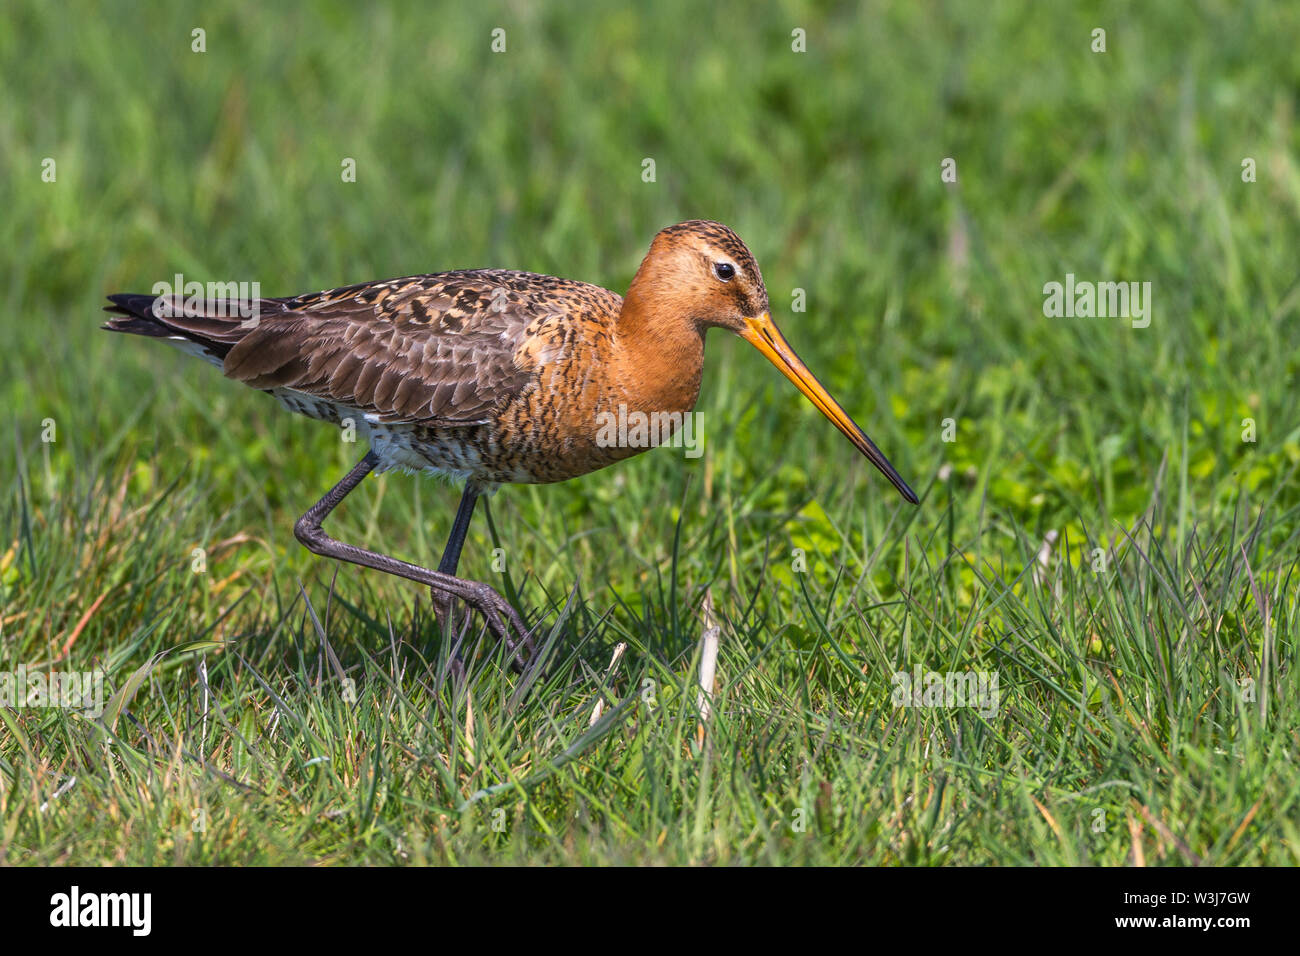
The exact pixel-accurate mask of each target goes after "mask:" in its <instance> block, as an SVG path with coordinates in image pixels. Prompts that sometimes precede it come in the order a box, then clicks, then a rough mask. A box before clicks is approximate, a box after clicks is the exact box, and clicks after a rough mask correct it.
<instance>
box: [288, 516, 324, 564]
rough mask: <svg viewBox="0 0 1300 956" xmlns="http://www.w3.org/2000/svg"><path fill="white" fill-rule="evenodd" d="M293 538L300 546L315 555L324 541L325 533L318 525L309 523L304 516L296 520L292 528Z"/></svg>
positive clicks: (312, 522)
mask: <svg viewBox="0 0 1300 956" xmlns="http://www.w3.org/2000/svg"><path fill="white" fill-rule="evenodd" d="M293 536H294V537H295V538H297V539H298V540H299V541H300V542H301V543H302V545H303V546H304V547H305V548H306V549H307V550H308V551H313V552H315V553H317V554H319V553H320V548H321V545H322V543H323V542H324V540H325V532H324V531H322V530H321V527H320V525H319V524H317V523H316V522H314V521H311V520H309V519H308V518H307V516H306V515H303V516H302V517H301V518H299V519H298V520H297V522H296V523H295V524H294V526H293Z"/></svg>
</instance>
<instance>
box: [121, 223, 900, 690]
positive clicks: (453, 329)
mask: <svg viewBox="0 0 1300 956" xmlns="http://www.w3.org/2000/svg"><path fill="white" fill-rule="evenodd" d="M109 300H110V301H111V302H112V303H113V305H112V306H111V307H109V308H108V309H107V311H109V312H112V313H115V317H114V318H112V319H110V320H109V321H108V323H107V325H105V326H104V327H105V328H107V329H110V330H112V331H114V332H131V333H134V334H137V335H146V336H151V337H154V338H161V339H164V340H166V341H168V342H171V343H173V344H175V345H177V346H180V347H182V348H184V349H185V350H186V351H189V352H191V353H192V354H196V355H199V356H200V357H202V358H205V359H207V360H208V361H209V362H211V363H212V364H214V365H218V366H220V367H221V370H222V372H223V373H224V374H225V375H226V376H227V377H229V378H233V379H235V380H237V381H240V382H243V383H245V384H246V385H251V386H252V387H254V388H259V389H262V390H263V391H265V392H268V393H270V394H271V395H274V396H275V397H276V398H277V399H278V400H279V401H280V402H281V403H282V404H283V405H285V406H286V407H287V408H289V409H290V410H291V411H295V412H299V413H301V414H303V415H307V416H309V417H311V418H316V419H320V420H322V421H328V422H334V423H335V424H343V423H345V422H346V421H347V420H351V421H352V422H353V423H354V425H355V427H356V429H357V432H358V437H360V438H364V439H365V440H367V441H368V443H369V450H368V451H367V452H366V454H365V456H364V457H363V458H362V459H361V461H360V462H358V463H357V465H356V466H355V467H354V468H353V469H352V470H351V471H350V472H348V474H347V475H346V476H344V478H343V479H342V480H341V481H340V482H339V483H338V484H337V485H335V486H334V487H333V488H332V489H330V491H329V493H328V494H326V495H325V497H323V498H322V499H321V500H320V501H318V502H317V503H316V504H314V505H313V506H312V507H311V508H310V509H309V510H308V511H307V513H306V514H304V515H303V516H302V517H301V518H300V519H298V522H297V524H296V526H295V528H294V533H295V534H296V535H297V537H298V540H299V541H301V542H302V543H303V544H304V545H306V546H307V547H308V548H310V549H311V550H312V551H314V552H315V553H317V554H320V555H324V556H326V557H331V558H336V559H338V560H341V561H350V562H352V563H354V564H360V565H364V566H365V567H369V568H374V569H376V570H379V571H386V572H388V573H390V574H395V575H398V576H400V577H404V578H409V579H410V580H412V581H417V582H419V583H421V584H425V585H428V586H429V587H430V589H431V591H432V593H433V595H434V597H435V601H436V603H437V605H438V606H439V607H440V608H441V609H443V610H445V609H446V607H447V602H448V601H450V600H451V599H453V598H460V599H462V600H463V601H465V602H466V603H467V604H469V605H470V606H471V607H473V608H474V609H476V610H477V611H478V612H479V613H481V614H482V615H483V616H484V618H485V620H486V622H487V624H488V626H489V627H490V628H491V630H492V631H493V633H494V634H495V635H496V636H497V637H498V638H500V639H501V640H503V641H504V642H505V644H506V647H507V649H508V650H509V652H510V655H511V657H512V660H514V661H515V663H516V664H517V665H518V664H519V663H521V662H522V661H523V660H524V655H525V654H527V655H531V654H532V651H533V644H532V638H531V635H530V634H529V631H528V628H527V627H526V626H525V625H524V622H523V620H522V619H521V618H520V616H519V614H518V613H517V612H516V611H515V609H514V608H513V607H512V606H511V605H510V604H509V603H508V602H507V601H506V600H505V599H504V598H502V597H501V595H500V594H498V593H497V592H496V591H495V590H493V589H492V588H491V587H489V586H488V585H486V584H483V583H480V582H477V581H470V580H466V579H463V578H459V577H457V576H456V567H457V565H458V563H459V561H460V552H461V545H462V544H463V543H464V540H465V534H466V531H467V529H468V528H469V522H470V517H471V515H472V514H473V512H474V505H475V502H476V501H477V500H478V497H479V495H481V494H482V493H483V492H484V491H491V490H494V489H495V488H496V487H497V486H498V485H500V484H503V483H510V482H523V483H536V482H552V481H563V480H564V479H566V478H573V477H576V476H578V475H584V474H586V473H587V472H590V471H595V470H596V469H598V468H604V467H605V466H606V465H610V464H613V463H614V462H616V461H621V460H622V459H624V458H628V457H629V456H631V455H635V454H637V453H639V452H641V451H644V450H645V448H646V447H649V445H648V444H647V443H644V442H639V443H634V444H628V443H622V444H620V443H617V442H609V441H607V440H602V434H603V432H602V428H601V425H600V423H601V422H602V421H608V416H609V415H613V414H617V413H619V410H620V409H623V410H624V411H623V414H626V410H627V409H632V410H637V411H640V412H642V413H647V414H659V415H660V416H662V418H661V420H666V421H670V422H672V421H681V420H682V416H684V415H685V414H687V413H689V412H690V411H691V410H692V409H693V408H694V406H695V400H696V398H697V397H698V395H699V391H700V375H701V372H702V370H703V367H704V334H705V332H706V331H707V330H708V329H710V328H713V327H719V328H724V329H728V330H729V331H732V332H735V333H737V334H738V335H740V336H741V337H742V338H744V339H745V340H746V341H748V342H749V343H750V344H751V345H753V346H754V347H755V348H757V349H758V350H759V351H760V352H762V353H763V355H765V356H766V357H767V358H768V360H769V361H771V362H772V364H773V365H775V366H776V367H777V368H778V369H780V370H781V372H782V373H784V374H785V376H786V377H787V378H789V379H790V381H792V382H793V383H794V384H795V386H796V387H797V388H798V389H799V391H801V392H803V394H804V395H806V396H807V397H808V399H809V400H810V401H811V402H812V403H813V404H814V405H816V406H817V408H818V409H819V410H820V411H821V412H822V414H823V415H825V416H826V417H827V418H828V419H830V420H831V422H832V423H834V425H835V427H836V428H838V429H839V430H840V431H841V432H843V433H844V435H845V436H847V437H848V439H849V441H851V442H852V443H853V445H854V446H855V447H856V448H857V449H858V450H859V451H860V452H861V453H862V454H863V455H865V456H866V457H867V458H868V459H869V460H870V461H871V463H872V464H873V465H875V466H876V467H877V468H878V469H880V471H881V472H882V473H883V474H884V475H885V477H886V478H888V479H889V481H890V483H891V484H893V486H894V487H895V488H896V489H898V491H899V493H900V494H901V495H902V496H903V497H904V498H905V499H906V500H907V501H909V502H911V503H913V504H915V503H916V501H917V498H916V495H915V494H914V493H913V492H912V489H911V488H909V487H908V486H907V483H906V482H904V481H903V479H902V478H901V477H899V474H898V472H897V471H895V470H894V467H893V466H892V465H891V464H890V463H889V461H888V460H887V459H886V458H885V456H884V455H883V454H881V452H880V450H879V449H878V448H876V446H875V445H874V444H873V443H872V441H871V439H870V438H868V437H867V436H866V434H864V433H863V431H862V429H860V428H859V427H858V426H857V425H856V424H855V423H854V421H853V419H852V418H850V417H849V415H848V414H847V413H846V412H845V411H844V409H843V408H841V407H840V405H839V403H838V402H836V401H835V399H834V398H832V397H831V395H830V393H829V392H827V391H826V389H825V388H823V387H822V385H821V383H820V382H818V381H817V379H816V378H814V377H813V374H812V373H811V372H810V371H808V368H807V367H806V366H805V365H804V364H803V362H802V361H800V359H799V357H798V356H797V355H796V354H795V352H794V350H793V349H792V348H790V346H789V344H787V342H786V340H785V337H784V336H782V334H781V332H780V331H779V330H778V329H777V327H776V325H775V323H774V322H773V321H772V317H771V314H770V311H769V309H768V299H767V290H766V289H765V288H764V286H763V278H762V276H761V274H760V273H759V270H758V263H756V262H755V261H754V257H753V256H752V255H750V252H749V250H748V249H747V248H746V247H745V244H744V243H743V242H741V241H740V238H739V237H738V236H737V235H736V234H735V233H734V232H732V231H731V230H730V229H728V228H727V227H726V226H724V225H722V224H720V223H716V222H707V221H692V222H683V223H679V224H678V225H675V226H669V227H668V228H666V229H664V230H662V231H661V232H660V233H659V234H658V235H657V236H655V239H654V241H653V243H651V245H650V251H649V252H648V253H647V255H646V257H645V259H644V260H643V261H642V263H641V266H640V268H639V269H638V270H637V273H636V276H635V277H634V278H633V280H632V285H631V287H630V288H629V289H628V292H627V296H626V297H624V298H620V297H619V296H618V295H616V294H615V293H613V292H609V291H607V290H606V289H602V288H600V287H599V286H594V285H588V284H587V283H585V282H576V281H574V280H571V279H558V278H556V277H554V276H544V275H534V274H532V273H528V272H512V271H507V270H499V269H474V270H468V271H461V272H442V273H437V274H434V275H420V276H410V277H407V278H403V279H388V280H385V281H382V282H366V283H362V284H361V285H352V286H346V287H344V288H341V289H331V290H328V291H325V292H313V293H310V294H307V295H300V296H295V297H293V298H287V299H274V298H266V299H258V300H257V301H256V302H241V303H232V302H229V301H226V302H202V303H198V304H197V305H196V303H194V302H187V301H184V300H183V298H182V296H181V295H179V294H178V295H174V296H154V295H111V296H109ZM249 315H253V316H255V318H253V319H249V318H246V317H247V316H249ZM661 437H662V436H661ZM393 468H400V469H410V470H417V471H433V472H441V473H443V474H446V475H449V476H451V477H453V478H455V479H457V480H459V481H462V482H463V483H464V494H463V495H462V497H461V501H460V507H459V508H458V509H457V512H456V518H455V520H454V522H453V524H452V529H451V534H450V536H449V538H448V540H447V547H446V549H445V550H444V552H443V555H442V560H441V561H440V562H439V563H438V568H437V570H432V569H429V568H424V567H420V566H418V565H415V564H409V563H407V562H405V561H399V560H397V559H395V558H391V557H388V556H386V555H382V554H378V553H376V552H374V551H368V550H365V549H363V548H359V547H356V546H355V545H350V544H344V543H343V542H341V541H337V540H335V539H334V538H331V537H330V536H329V535H327V534H326V533H325V532H324V531H323V530H322V528H321V522H322V521H323V520H324V518H325V517H326V516H327V515H328V514H329V513H330V512H331V511H333V510H334V508H335V507H337V506H338V504H339V502H341V501H342V500H343V498H344V497H346V496H347V494H348V493H349V492H350V491H352V490H353V489H354V488H355V487H356V486H357V485H358V484H360V483H361V480H362V479H363V478H365V476H366V475H368V474H369V473H370V472H371V471H376V470H378V471H385V470H388V469H393Z"/></svg>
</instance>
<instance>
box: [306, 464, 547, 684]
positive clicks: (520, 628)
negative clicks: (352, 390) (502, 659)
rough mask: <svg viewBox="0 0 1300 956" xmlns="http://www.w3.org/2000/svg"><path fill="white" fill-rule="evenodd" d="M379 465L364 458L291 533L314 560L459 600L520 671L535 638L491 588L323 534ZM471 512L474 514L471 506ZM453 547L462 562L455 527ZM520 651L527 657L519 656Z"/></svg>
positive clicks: (531, 649) (444, 558)
mask: <svg viewBox="0 0 1300 956" xmlns="http://www.w3.org/2000/svg"><path fill="white" fill-rule="evenodd" d="M377 464H379V459H378V458H377V457H375V453H374V452H373V451H369V452H366V457H364V458H362V459H361V461H360V462H358V463H357V465H356V467H355V468H353V469H352V470H351V471H349V472H348V473H347V475H346V476H344V478H343V480H342V481H340V482H339V483H338V484H337V485H335V486H334V487H333V488H331V489H330V490H329V492H328V493H327V494H326V495H325V497H324V498H322V499H321V500H320V501H318V502H316V503H315V504H314V505H312V506H311V508H309V509H308V511H307V513H306V514H305V515H303V516H302V517H301V518H299V519H298V523H297V524H296V525H294V528H293V533H294V535H295V536H296V537H297V539H298V540H299V541H301V542H302V543H303V544H304V545H306V546H307V548H308V550H310V551H313V552H314V553H316V554H319V555H323V556H324V557H327V558H334V559H335V560H338V561H348V562H350V563H352V564H359V565H361V566H362V567H366V568H374V569H375V570H376V571H385V572H387V573H388V574H395V575H397V576H398V577H400V578H407V579H408V580H411V581H417V582H419V583H420V584H424V585H427V586H428V587H430V588H436V589H437V590H438V591H441V592H443V593H445V594H449V595H451V596H452V597H458V598H460V599H461V600H462V601H464V602H465V603H466V604H468V605H469V606H470V607H472V608H474V610H476V611H478V612H479V613H480V614H482V615H483V617H484V619H485V620H486V621H487V624H488V627H489V628H491V629H492V633H493V634H495V635H496V636H497V638H498V639H499V640H501V641H503V642H504V643H505V645H506V650H508V651H509V652H510V654H511V657H512V660H513V662H514V664H515V666H517V667H521V668H522V666H523V665H524V664H525V663H526V662H527V659H528V658H529V657H531V656H532V655H533V652H534V649H533V639H532V635H531V634H529V633H528V628H526V627H524V622H523V621H522V620H520V618H519V615H518V614H517V613H516V612H515V609H514V608H512V607H511V606H510V604H509V603H508V602H507V601H506V599H505V598H503V597H502V596H501V595H500V594H498V593H497V592H496V591H494V590H492V588H490V587H488V586H487V585H486V584H481V583H479V582H478V581H465V580H462V579H461V578H458V577H455V576H454V575H452V574H448V573H445V572H443V571H431V570H429V569H428V568H422V567H420V566H419V565H416V564H408V563H407V562H405V561H399V560H397V559H396V558H390V557H388V556H386V555H382V554H378V553H376V552H374V551H367V550H365V549H364V548H358V547H356V546H355V545H351V544H344V543H343V542H342V541H336V540H334V539H333V538H331V537H330V536H329V535H327V534H326V533H325V532H324V531H323V530H321V522H322V521H324V520H325V518H326V516H328V515H329V513H330V512H331V511H333V510H334V509H335V508H336V507H338V504H339V502H340V501H342V500H343V499H344V498H346V497H347V495H348V493H349V492H350V491H352V489H354V488H356V486H357V485H359V484H361V480H362V479H363V478H365V477H366V475H368V474H370V472H372V471H373V470H374V468H375V466H376V465H377ZM476 497H477V495H476ZM461 508H462V510H465V505H464V501H462V502H461ZM469 510H470V511H472V510H473V502H472V501H471V502H470V506H469ZM464 523H465V525H466V526H468V524H469V516H468V514H467V515H466V516H465V521H464ZM460 524H461V521H460V515H459V514H458V515H457V526H459V525H460ZM464 537H465V529H464V528H461V529H460V540H461V541H463V540H464ZM453 542H454V543H455V544H456V548H455V550H456V555H455V557H456V558H457V559H458V558H459V556H460V554H459V552H460V542H459V541H457V540H456V527H453V528H452V541H449V542H448V550H449V551H450V549H451V544H452V543H453ZM447 559H448V556H447V555H446V554H444V555H443V561H444V563H445V562H446V561H447ZM452 566H453V567H454V566H455V561H453V562H452ZM512 628H513V629H514V631H515V633H516V634H518V635H519V637H518V639H515V638H513V637H512V636H511V633H510V631H511V629H512ZM521 650H522V651H524V652H526V654H521V653H520V651H521Z"/></svg>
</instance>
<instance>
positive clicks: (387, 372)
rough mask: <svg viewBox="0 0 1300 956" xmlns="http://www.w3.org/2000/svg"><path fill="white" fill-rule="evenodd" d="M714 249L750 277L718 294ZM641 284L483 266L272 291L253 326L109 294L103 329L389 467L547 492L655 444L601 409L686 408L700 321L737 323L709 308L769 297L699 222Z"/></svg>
mask: <svg viewBox="0 0 1300 956" xmlns="http://www.w3.org/2000/svg"><path fill="white" fill-rule="evenodd" d="M714 257H725V258H727V259H729V260H730V261H731V262H733V263H734V264H735V265H736V266H737V267H738V269H739V270H740V272H741V273H742V274H741V276H738V277H737V279H736V280H735V281H734V282H733V283H731V284H729V285H726V286H723V285H722V284H721V283H719V282H718V280H716V279H715V278H713V277H712V276H711V275H710V272H709V268H710V262H709V261H708V260H710V259H711V258H714ZM638 283H640V287H639V289H638ZM633 291H634V292H636V296H635V301H634V300H633V292H630V293H629V298H628V302H627V303H625V302H624V300H623V299H622V298H621V297H620V296H618V295H616V294H615V293H613V292H609V291H607V290H605V289H602V288H599V287H598V286H594V285H589V284H587V283H585V282H576V281H573V280H569V279H559V278H555V277H554V276H545V275H535V274H532V273H527V272H511V271H506V270H493V269H482V270H469V271H462V272H444V273H439V274H435V275H420V276H409V277H406V278H401V279H389V280H385V281H381V282H369V283H363V284H360V285H353V286H346V287H344V288H340V289H330V290H326V291H322V292H314V293H310V294H307V295H300V296H295V297H293V298H287V299H264V300H260V301H259V302H258V303H257V307H258V311H259V313H260V317H259V319H258V321H257V322H256V323H254V324H252V325H251V326H250V324H249V323H248V322H245V321H243V320H241V319H239V318H238V317H236V318H224V317H223V315H234V316H239V315H241V314H247V309H246V308H245V309H243V310H242V311H241V310H238V309H232V308H230V307H229V305H228V304H226V305H225V307H224V308H215V307H214V308H213V309H212V310H211V312H212V314H203V315H198V316H195V315H189V316H186V315H178V316H170V315H168V316H165V317H162V318H160V317H157V316H156V315H154V310H153V308H152V306H153V303H154V298H153V297H152V296H112V297H110V298H111V299H112V301H113V303H114V308H113V309H111V310H110V311H113V312H115V313H116V314H117V315H118V316H121V318H114V319H112V320H110V321H109V323H108V325H107V326H106V327H107V328H109V329H113V330H115V331H124V332H134V333H137V334H142V335H150V336H155V337H163V338H166V339H169V340H171V341H172V342H173V344H177V345H179V346H180V347H183V348H185V349H186V350H187V351H191V352H192V353H194V354H199V355H200V356H201V357H203V358H205V359H206V360H208V361H212V362H215V363H217V364H220V365H221V367H222V370H223V371H224V373H225V374H226V375H227V376H228V377H230V378H233V379H235V380H237V381H241V382H244V383H245V384H248V385H250V386H252V387H254V388H259V389H262V390H264V391H267V392H268V393H270V394H271V395H273V396H274V397H275V398H276V399H277V400H278V401H279V402H280V403H281V404H283V405H284V406H285V407H286V408H288V409H289V410H291V411H294V412H297V413H299V414H302V415H306V416H308V417H310V418H315V419H319V420H322V421H328V422H333V423H335V424H341V423H344V422H345V421H346V420H348V419H352V420H353V422H354V424H355V425H356V428H357V434H358V440H362V439H364V440H367V441H369V443H370V445H371V447H372V448H373V450H374V451H375V453H376V455H377V456H378V457H379V459H380V467H381V468H402V469H411V470H432V471H438V472H442V473H445V474H448V475H451V476H453V477H457V478H463V479H473V480H474V481H476V482H478V483H480V484H484V485H492V484H497V483H504V482H525V483H527V482H551V481H560V480H563V479H566V478H572V477H575V476H577V475H581V474H585V473H586V472H589V471H593V470H595V469H597V468H602V467H604V466H606V465H609V464H612V463H614V462H616V461H620V460H622V459H624V458H627V457H630V456H631V455H635V454H637V453H639V452H641V451H643V450H644V448H641V447H617V446H612V447H601V446H600V444H599V443H598V440H597V438H598V433H599V420H600V419H599V417H598V416H599V415H600V413H601V412H614V411H615V410H616V409H617V408H618V406H619V405H620V404H624V405H626V406H627V407H628V408H631V409H638V410H642V411H645V412H670V413H671V412H687V411H690V409H691V408H692V407H694V404H695V400H696V398H697V396H698V394H699V385H700V375H701V370H702V368H703V349H704V339H703V333H704V329H705V327H706V326H707V325H708V324H726V323H725V322H723V321H721V320H719V321H716V322H712V323H709V322H702V321H701V316H706V317H707V316H708V315H709V314H710V309H711V308H713V307H714V306H716V307H717V309H719V310H721V311H726V312H728V313H729V314H734V317H735V321H739V316H740V315H741V314H743V313H744V310H746V309H751V310H752V309H759V308H762V309H766V305H767V293H766V291H765V290H764V289H763V286H762V279H761V276H760V275H759V272H758V266H757V264H756V263H755V262H754V260H753V257H752V256H751V255H750V254H749V250H748V249H746V248H745V245H744V243H742V242H741V241H740V239H739V238H737V237H736V234H735V233H734V232H732V231H731V230H730V229H728V228H727V227H725V226H722V225H720V224H718V223H711V222H703V221H697V222H690V223H682V224H679V225H677V226H671V227H669V228H668V229H665V230H663V231H662V232H661V233H660V234H659V236H658V237H656V240H655V243H654V245H652V247H651V253H650V254H649V255H648V256H647V257H646V261H645V262H644V263H643V264H642V267H641V270H640V271H638V274H637V279H636V280H635V281H634V283H633ZM175 311H181V312H183V311H184V310H175Z"/></svg>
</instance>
